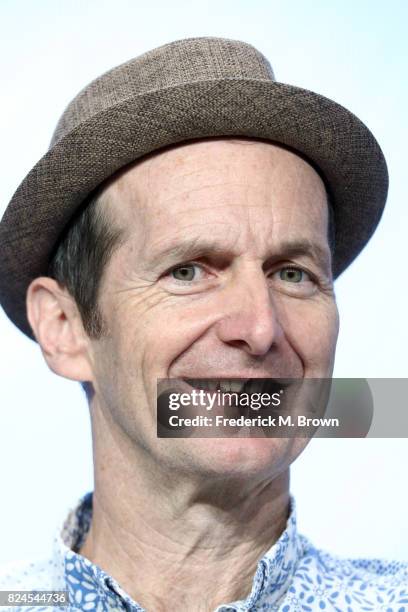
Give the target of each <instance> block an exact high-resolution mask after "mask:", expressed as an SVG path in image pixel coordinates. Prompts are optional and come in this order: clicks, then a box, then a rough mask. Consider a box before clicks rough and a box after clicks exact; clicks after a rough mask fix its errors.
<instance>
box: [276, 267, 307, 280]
mask: <svg viewBox="0 0 408 612" xmlns="http://www.w3.org/2000/svg"><path fill="white" fill-rule="evenodd" d="M279 278H280V279H281V280H283V281H286V282H289V283H301V282H302V281H305V280H310V276H309V275H308V274H307V273H306V272H305V271H304V270H301V269H300V268H290V267H286V268H282V269H281V270H279Z"/></svg>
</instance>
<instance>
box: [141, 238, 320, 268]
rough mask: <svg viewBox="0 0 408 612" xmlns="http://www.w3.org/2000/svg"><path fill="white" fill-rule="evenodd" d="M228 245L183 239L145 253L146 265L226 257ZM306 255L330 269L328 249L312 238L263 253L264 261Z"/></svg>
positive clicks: (291, 242)
mask: <svg viewBox="0 0 408 612" xmlns="http://www.w3.org/2000/svg"><path fill="white" fill-rule="evenodd" d="M234 254H235V253H234V249H233V247H232V246H231V245H228V246H227V245H226V244H225V243H224V244H223V243H220V242H219V241H216V240H206V239H202V238H194V239H185V240H181V241H179V242H178V243H177V244H171V245H169V246H168V247H167V248H164V249H162V250H161V251H160V252H157V253H153V254H152V255H151V256H149V257H148V263H149V267H150V266H152V267H153V268H154V267H156V266H158V265H160V264H162V263H164V262H167V261H176V262H183V261H188V260H190V259H194V258H197V257H204V256H213V257H220V258H223V259H228V258H229V257H233V256H234ZM302 256H303V257H305V256H306V257H310V258H311V259H313V260H314V262H315V263H316V265H318V266H319V267H321V268H323V269H324V270H326V271H329V269H330V262H331V257H330V249H329V247H328V245H327V246H324V245H322V244H320V243H318V242H315V241H312V240H307V239H305V240H287V241H284V242H281V243H279V244H278V245H276V246H275V247H273V248H272V247H271V248H270V249H269V251H268V252H267V253H266V256H265V262H270V261H272V260H275V261H276V260H279V259H285V258H293V257H302Z"/></svg>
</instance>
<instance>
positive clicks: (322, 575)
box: [291, 538, 408, 610]
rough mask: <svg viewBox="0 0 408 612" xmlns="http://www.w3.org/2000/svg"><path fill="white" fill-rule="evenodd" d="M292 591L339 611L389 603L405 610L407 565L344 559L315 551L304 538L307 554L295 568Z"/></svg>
mask: <svg viewBox="0 0 408 612" xmlns="http://www.w3.org/2000/svg"><path fill="white" fill-rule="evenodd" d="M291 588H292V593H293V594H295V593H296V595H297V596H298V597H301V598H302V599H304V598H306V599H305V600H308V599H309V600H310V602H311V601H312V599H314V598H317V599H319V597H321V598H323V599H324V600H326V599H328V600H329V601H330V603H332V604H333V605H334V609H337V610H347V609H348V608H349V607H351V608H352V609H354V608H353V607H352V604H354V605H355V606H364V605H366V606H368V605H373V604H375V605H377V606H379V605H381V604H386V603H393V604H395V605H398V606H400V608H398V607H396V608H395V609H396V610H398V609H405V608H404V607H403V606H404V604H407V603H408V562H404V561H387V560H384V559H364V558H354V559H351V558H343V557H340V556H338V555H333V554H331V553H329V552H327V551H324V550H319V549H317V548H315V547H314V546H313V545H312V544H311V543H310V542H309V541H308V540H307V539H306V538H304V554H303V556H302V558H301V560H300V561H299V563H298V565H297V567H296V571H295V576H294V581H293V583H292V587H291ZM311 598H312V599H311ZM357 609H359V608H357ZM363 609H364V608H363ZM367 609H371V608H367ZM390 609H392V610H394V608H390Z"/></svg>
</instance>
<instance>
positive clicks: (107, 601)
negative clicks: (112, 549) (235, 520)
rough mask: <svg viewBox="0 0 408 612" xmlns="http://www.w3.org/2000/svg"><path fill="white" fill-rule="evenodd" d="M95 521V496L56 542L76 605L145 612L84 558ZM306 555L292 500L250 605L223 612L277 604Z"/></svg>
mask: <svg viewBox="0 0 408 612" xmlns="http://www.w3.org/2000/svg"><path fill="white" fill-rule="evenodd" d="M91 519H92V493H88V494H87V495H85V496H84V497H83V498H82V499H81V500H80V501H79V503H78V504H77V505H76V506H75V507H74V508H73V510H71V511H70V513H69V514H68V516H67V518H66V520H65V521H64V524H63V527H62V529H61V531H60V533H59V534H58V536H57V538H56V543H55V557H54V560H55V566H56V567H60V568H61V569H63V575H64V579H65V585H66V588H67V590H68V592H69V594H70V600H71V601H73V602H75V604H77V605H78V606H80V607H81V609H84V610H97V611H98V612H99V611H101V612H104V611H105V610H106V611H107V610H109V611H111V610H127V611H129V612H143V608H141V607H140V606H139V604H137V603H136V602H135V601H134V600H133V599H132V598H131V597H129V595H128V594H127V593H126V592H125V591H124V590H123V589H122V588H121V587H120V585H119V584H118V583H117V581H116V580H115V579H114V578H112V577H111V576H109V575H108V574H107V573H106V572H104V571H103V570H102V569H101V568H100V567H98V566H97V565H95V564H93V563H91V562H90V561H89V560H88V559H86V558H85V557H83V556H82V555H80V554H79V552H78V551H79V550H80V548H81V546H82V544H83V543H84V541H85V537H86V535H87V533H88V531H89V527H90V524H91ZM303 549H304V542H303V539H302V537H301V536H299V534H298V532H297V526H296V507H295V500H294V498H293V497H291V498H290V513H289V517H288V520H287V524H286V528H285V530H284V531H283V533H282V534H281V536H280V537H279V539H278V540H277V541H276V542H275V544H274V545H273V546H272V547H271V548H270V549H269V550H268V551H267V552H266V553H265V554H264V556H263V557H262V558H261V559H260V561H259V562H258V566H257V569H256V572H255V576H254V578H253V583H252V589H251V592H250V594H249V596H248V597H247V598H246V599H245V600H244V601H236V602H233V603H229V604H228V605H222V606H219V607H218V608H217V610H218V612H221V611H223V610H227V609H228V610H231V609H232V610H248V609H252V608H253V606H255V605H256V604H259V603H261V602H262V600H263V599H264V598H265V597H266V596H267V597H268V603H269V604H274V603H277V602H278V601H279V600H280V599H281V598H282V597H283V595H284V594H285V593H286V591H287V590H288V588H289V585H290V583H291V580H292V577H293V574H294V572H295V571H296V567H297V564H298V562H299V560H300V559H301V557H302V555H303V552H304V550H303Z"/></svg>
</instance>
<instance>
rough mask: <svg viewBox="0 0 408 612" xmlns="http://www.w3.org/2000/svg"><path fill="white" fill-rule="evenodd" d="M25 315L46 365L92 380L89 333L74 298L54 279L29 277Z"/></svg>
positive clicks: (54, 370) (63, 374)
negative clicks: (30, 281)
mask: <svg viewBox="0 0 408 612" xmlns="http://www.w3.org/2000/svg"><path fill="white" fill-rule="evenodd" d="M26 305H27V318H28V320H29V322H30V325H31V327H32V330H33V333H34V336H35V338H36V340H37V342H38V344H39V345H40V347H41V350H42V352H43V355H44V359H45V360H46V362H47V364H48V366H49V368H50V369H51V370H52V371H53V372H55V373H56V374H58V375H59V376H64V377H65V378H70V379H72V380H78V381H91V380H92V369H91V367H90V360H89V359H88V348H89V343H88V337H87V335H86V333H85V330H84V328H83V325H82V320H81V316H80V314H79V311H78V308H77V305H76V303H75V300H74V298H73V297H72V296H71V295H70V294H69V292H68V291H67V290H66V289H65V288H64V287H61V286H60V285H59V284H58V282H57V281H56V280H54V279H53V278H49V277H47V276H41V277H38V278H36V279H34V280H33V281H32V283H31V284H30V286H29V288H28V290H27V297H26Z"/></svg>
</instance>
